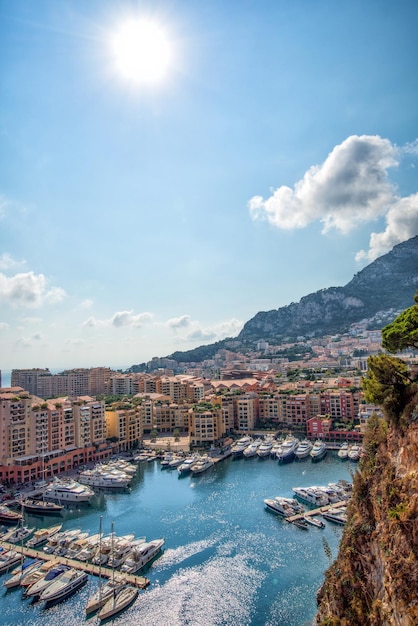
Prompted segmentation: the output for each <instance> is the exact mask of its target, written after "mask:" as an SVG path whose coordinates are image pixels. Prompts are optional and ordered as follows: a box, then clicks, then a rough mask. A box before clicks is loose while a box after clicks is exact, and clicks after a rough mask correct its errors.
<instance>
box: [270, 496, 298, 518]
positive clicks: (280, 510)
mask: <svg viewBox="0 0 418 626" xmlns="http://www.w3.org/2000/svg"><path fill="white" fill-rule="evenodd" d="M264 504H265V505H266V506H267V508H268V509H270V511H273V513H277V515H281V516H282V517H291V516H292V515H297V514H299V513H303V512H304V509H303V507H302V506H301V505H300V504H299V502H297V500H295V498H283V497H281V496H276V497H275V498H266V499H265V500H264Z"/></svg>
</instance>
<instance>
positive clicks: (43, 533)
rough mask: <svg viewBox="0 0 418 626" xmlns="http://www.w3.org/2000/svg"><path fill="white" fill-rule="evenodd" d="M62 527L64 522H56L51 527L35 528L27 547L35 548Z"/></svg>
mask: <svg viewBox="0 0 418 626" xmlns="http://www.w3.org/2000/svg"><path fill="white" fill-rule="evenodd" d="M61 528H62V524H56V525H55V526H50V527H49V528H38V530H35V532H34V533H33V537H31V539H29V541H28V542H27V543H26V545H27V547H28V548H35V547H36V546H39V545H41V544H42V543H45V542H46V541H48V539H50V538H51V537H53V536H54V535H56V534H57V533H59V531H60V530H61Z"/></svg>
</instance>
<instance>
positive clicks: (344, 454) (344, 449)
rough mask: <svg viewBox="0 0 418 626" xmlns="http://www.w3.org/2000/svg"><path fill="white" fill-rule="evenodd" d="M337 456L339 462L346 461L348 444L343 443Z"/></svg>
mask: <svg viewBox="0 0 418 626" xmlns="http://www.w3.org/2000/svg"><path fill="white" fill-rule="evenodd" d="M337 456H338V458H339V459H341V461H346V460H347V459H348V442H347V441H345V442H344V443H343V444H342V446H341V448H340V449H339V450H338V452H337Z"/></svg>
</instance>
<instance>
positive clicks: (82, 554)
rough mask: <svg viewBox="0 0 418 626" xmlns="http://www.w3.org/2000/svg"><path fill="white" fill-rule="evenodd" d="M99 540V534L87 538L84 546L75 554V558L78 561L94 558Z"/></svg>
mask: <svg viewBox="0 0 418 626" xmlns="http://www.w3.org/2000/svg"><path fill="white" fill-rule="evenodd" d="M100 539H101V536H100V533H97V534H95V535H90V537H87V539H86V544H85V546H84V547H83V548H82V549H81V550H80V551H79V552H78V553H77V554H76V557H75V558H76V559H77V560H78V561H83V562H84V561H89V560H90V559H91V558H92V557H93V556H94V554H95V552H96V550H97V547H98V545H99V542H100Z"/></svg>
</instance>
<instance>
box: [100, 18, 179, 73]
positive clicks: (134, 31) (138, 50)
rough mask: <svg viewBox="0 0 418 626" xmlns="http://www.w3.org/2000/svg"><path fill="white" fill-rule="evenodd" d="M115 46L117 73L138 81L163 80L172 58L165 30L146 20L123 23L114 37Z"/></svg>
mask: <svg viewBox="0 0 418 626" xmlns="http://www.w3.org/2000/svg"><path fill="white" fill-rule="evenodd" d="M112 48H113V53H114V58H115V63H116V68H117V71H118V73H120V74H121V75H122V76H123V77H124V78H125V79H127V80H130V81H132V82H136V83H155V82H159V81H161V80H162V79H163V78H164V77H165V76H166V74H167V72H168V69H169V66H170V64H171V61H172V50H171V46H170V43H169V41H168V38H167V36H166V33H165V32H164V30H163V29H162V28H161V27H160V26H159V25H158V24H156V23H155V22H152V21H149V20H145V19H141V20H133V19H132V20H129V21H128V22H126V23H125V24H123V25H122V26H121V27H120V28H119V30H118V31H117V32H116V34H115V35H114V37H113V39H112Z"/></svg>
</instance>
